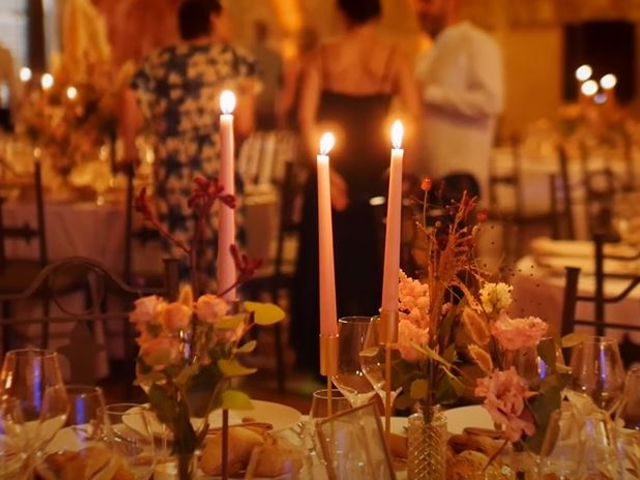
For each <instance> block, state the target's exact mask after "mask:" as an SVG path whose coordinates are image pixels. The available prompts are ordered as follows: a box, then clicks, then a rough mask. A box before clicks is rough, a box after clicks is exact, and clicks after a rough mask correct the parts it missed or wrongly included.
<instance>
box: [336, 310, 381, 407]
mask: <svg viewBox="0 0 640 480" xmlns="http://www.w3.org/2000/svg"><path fill="white" fill-rule="evenodd" d="M370 323H371V317H343V318H341V319H340V320H338V334H339V335H340V337H339V342H340V343H339V347H338V373H337V375H335V376H334V377H332V379H331V380H332V381H333V383H334V384H335V386H336V387H338V389H339V390H340V391H341V392H342V393H343V395H344V396H345V397H346V398H347V399H348V400H349V402H351V405H352V406H353V407H358V406H360V405H364V404H365V403H367V402H368V401H369V400H371V398H373V396H374V395H375V394H376V392H375V390H374V388H373V385H372V384H371V382H370V381H369V380H367V377H366V376H365V374H364V372H363V371H362V367H361V364H360V352H361V351H362V350H363V348H364V343H365V339H366V337H367V331H368V329H369V325H370Z"/></svg>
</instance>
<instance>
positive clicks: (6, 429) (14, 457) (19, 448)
mask: <svg viewBox="0 0 640 480" xmlns="http://www.w3.org/2000/svg"><path fill="white" fill-rule="evenodd" d="M26 459H27V442H26V436H25V430H24V417H23V416H22V409H21V408H20V402H19V401H18V400H17V399H15V398H12V397H3V398H2V399H0V479H7V480H9V479H15V478H21V476H23V475H25V474H26V472H27V465H26Z"/></svg>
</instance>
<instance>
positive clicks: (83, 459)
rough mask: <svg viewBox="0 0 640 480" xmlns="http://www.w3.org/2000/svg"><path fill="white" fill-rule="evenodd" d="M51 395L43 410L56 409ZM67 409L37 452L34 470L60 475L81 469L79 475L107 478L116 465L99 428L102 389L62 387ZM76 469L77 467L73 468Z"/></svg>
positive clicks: (64, 476) (56, 402) (52, 476)
mask: <svg viewBox="0 0 640 480" xmlns="http://www.w3.org/2000/svg"><path fill="white" fill-rule="evenodd" d="M61 398H62V397H55V398H54V399H53V400H52V401H50V402H48V403H46V405H45V406H44V408H43V410H44V411H45V412H47V411H48V410H49V409H51V411H52V412H57V411H59V409H60V405H58V401H59V400H60V399H61ZM66 399H68V404H69V412H68V415H67V416H66V422H65V424H64V428H62V429H61V430H59V431H58V432H57V433H56V434H55V436H53V438H52V440H51V441H50V442H49V443H48V445H47V446H46V447H45V448H44V449H43V450H42V451H41V452H40V455H39V456H38V459H37V460H38V461H37V465H36V471H37V472H38V474H40V475H41V476H42V477H44V478H48V479H58V478H60V479H62V478H66V477H67V476H68V475H69V472H70V471H77V473H80V472H82V478H86V479H90V480H93V479H102V478H111V477H110V475H111V476H113V474H114V473H115V471H116V469H117V467H118V465H117V462H116V461H115V457H114V455H113V454H112V452H111V450H110V447H109V445H108V443H107V442H106V438H105V437H104V435H103V432H102V428H101V427H102V425H103V421H102V419H101V415H102V412H103V410H104V406H105V402H104V396H103V394H102V389H100V388H98V387H88V386H82V385H71V386H68V387H66V398H65V401H66ZM76 469H77V470H76Z"/></svg>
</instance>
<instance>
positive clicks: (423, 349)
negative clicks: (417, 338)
mask: <svg viewBox="0 0 640 480" xmlns="http://www.w3.org/2000/svg"><path fill="white" fill-rule="evenodd" d="M411 345H412V346H413V348H415V349H416V350H417V351H418V352H420V353H422V354H423V355H425V356H427V357H428V358H430V359H431V360H435V361H436V362H438V363H440V364H442V365H444V366H445V367H447V368H448V369H452V368H453V365H452V364H451V363H450V362H447V361H446V360H445V359H444V358H442V357H441V356H440V355H438V354H437V353H436V352H435V351H433V350H432V349H431V348H429V347H428V346H426V345H425V346H420V345H418V344H417V343H412V344H411Z"/></svg>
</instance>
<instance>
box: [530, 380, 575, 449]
mask: <svg viewBox="0 0 640 480" xmlns="http://www.w3.org/2000/svg"><path fill="white" fill-rule="evenodd" d="M570 379H571V376H570V375H566V374H562V375H561V374H556V375H552V376H550V377H547V378H546V379H545V380H544V382H542V385H541V386H540V393H539V394H538V395H536V396H535V397H534V398H533V399H532V401H531V402H530V403H529V407H530V409H531V412H532V413H533V416H534V418H535V422H536V433H535V434H534V435H533V436H531V437H529V438H528V439H527V440H526V445H527V447H528V448H529V449H530V450H531V451H532V452H534V453H540V449H541V448H542V442H543V440H544V436H545V432H546V430H547V426H548V425H549V419H550V418H551V414H552V413H553V412H554V411H556V410H557V409H559V408H560V402H561V400H562V390H563V389H564V388H565V386H566V385H567V384H568V382H569V381H570Z"/></svg>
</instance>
